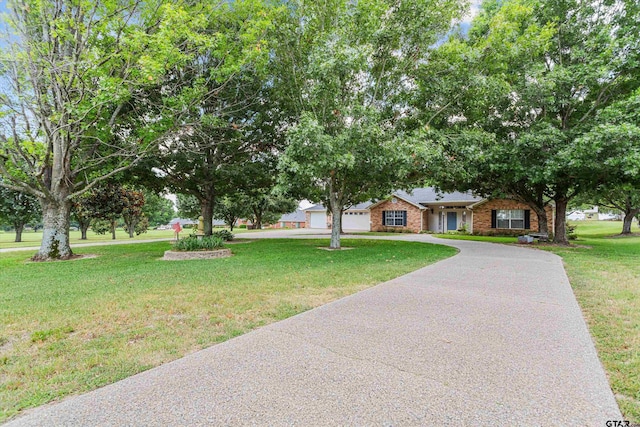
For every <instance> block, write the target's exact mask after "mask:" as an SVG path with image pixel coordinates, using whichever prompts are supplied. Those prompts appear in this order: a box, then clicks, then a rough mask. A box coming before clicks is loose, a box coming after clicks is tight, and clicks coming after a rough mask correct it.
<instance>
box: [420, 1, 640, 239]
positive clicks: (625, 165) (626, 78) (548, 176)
mask: <svg viewBox="0 0 640 427" xmlns="http://www.w3.org/2000/svg"><path fill="white" fill-rule="evenodd" d="M631 8H632V5H631V3H624V2H616V3H610V2H592V3H588V4H584V3H583V2H579V1H575V0H571V1H563V2H541V1H538V0H510V1H488V2H484V3H483V11H482V12H481V13H480V15H479V16H478V17H477V18H476V19H475V20H474V23H473V26H472V28H471V31H470V34H469V39H468V40H464V39H461V38H459V37H458V38H454V39H452V40H450V41H449V42H448V43H445V44H444V45H443V46H442V47H441V48H440V49H438V50H437V52H436V54H435V55H434V60H433V61H432V62H430V63H428V64H425V65H424V69H425V78H424V80H423V82H422V83H421V86H420V96H419V97H418V98H417V101H420V102H426V104H425V105H426V107H427V108H421V109H422V111H423V113H422V114H423V120H425V121H427V123H429V124H431V125H432V126H433V128H434V129H435V130H433V129H432V130H430V132H431V135H430V138H429V139H428V141H429V142H430V144H429V145H430V147H429V150H428V151H429V152H430V154H431V162H430V170H431V171H432V173H433V177H434V178H435V181H436V183H437V184H438V185H440V186H441V187H443V188H444V189H461V190H467V189H473V190H475V191H476V192H478V193H480V194H483V195H490V196H497V197H500V196H502V195H511V196H514V197H516V198H518V199H519V200H521V201H524V202H526V203H528V204H529V205H530V206H531V207H532V208H534V209H536V212H538V214H539V215H540V214H541V213H542V212H540V211H542V209H543V207H544V205H545V204H546V203H547V202H548V201H549V200H554V201H555V204H556V221H555V224H556V227H557V228H556V230H555V237H554V239H555V241H556V242H558V243H566V235H565V229H564V215H565V208H566V205H567V203H568V202H569V201H570V200H571V199H572V198H573V197H575V196H576V195H579V194H580V193H582V192H584V191H586V190H588V189H593V188H597V187H599V186H605V185H606V186H615V185H619V184H622V183H624V182H626V183H632V182H635V183H638V172H637V171H638V170H640V168H639V167H640V158H639V157H638V154H637V153H638V152H639V151H640V149H639V147H640V144H639V141H640V139H639V138H638V136H639V135H640V134H639V133H638V127H637V126H638V125H637V120H636V121H634V119H632V118H631V115H630V112H631V111H634V108H629V106H631V105H634V102H635V101H634V96H635V95H634V93H636V92H634V91H636V90H637V88H638V87H639V85H640V79H639V78H638V74H637V63H638V59H639V56H638V55H639V53H638V52H639V50H638V49H633V48H631V46H632V45H637V40H636V41H632V40H631V39H629V38H628V37H627V36H626V34H625V33H624V32H623V31H619V30H620V28H619V27H617V24H616V22H614V21H615V20H616V19H618V18H615V19H610V18H611V17H614V16H616V17H617V16H627V14H628V13H633V12H632V9H631ZM625 19H626V18H625ZM625 25H626V24H625ZM633 31H634V32H635V31H637V29H634V30H633ZM450 59H451V60H452V64H453V67H452V68H451V71H452V72H445V70H447V69H448V68H447V67H448V60H450ZM430 70H433V71H435V75H436V80H435V81H433V80H431V79H430V76H432V75H433V73H432V74H427V72H428V71H430ZM441 87H442V88H445V94H446V96H444V97H443V96H442V95H439V93H441V92H439V88H441ZM433 98H435V99H436V100H437V102H430V100H433ZM636 114H637V113H636ZM636 118H637V116H636Z"/></svg>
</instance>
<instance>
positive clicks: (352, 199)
mask: <svg viewBox="0 0 640 427" xmlns="http://www.w3.org/2000/svg"><path fill="white" fill-rule="evenodd" d="M293 4H294V5H295V6H296V7H295V8H293V10H292V12H291V16H292V23H290V24H289V26H288V27H287V26H285V27H284V28H290V31H292V32H293V35H291V36H290V38H289V40H286V41H285V43H282V44H281V46H282V49H286V52H282V53H281V54H282V55H283V56H285V57H289V56H290V57H292V58H295V59H292V60H291V62H290V64H289V66H290V70H289V73H288V75H291V76H295V79H294V81H293V85H292V86H291V89H290V91H291V92H292V93H293V94H294V95H293V96H294V97H295V101H294V102H295V103H296V104H297V107H298V110H299V111H300V112H301V114H300V118H299V120H298V121H297V123H296V124H295V125H294V126H292V127H291V128H290V129H289V133H288V147H287V149H286V150H285V152H284V155H283V157H282V158H281V162H280V168H281V171H282V175H281V178H282V179H281V181H282V183H283V184H287V185H288V187H289V188H290V191H292V194H293V195H294V196H296V197H300V198H307V199H309V200H312V201H316V202H318V201H321V202H323V203H325V205H326V206H328V207H329V209H330V210H331V213H332V218H333V220H332V221H333V223H332V234H331V243H330V247H331V248H340V228H341V213H342V211H343V210H344V209H345V207H348V206H349V205H350V204H355V203H358V202H360V201H364V200H367V199H369V198H373V197H376V196H377V197H380V196H382V195H384V194H388V193H389V192H390V191H392V190H393V189H397V188H398V187H404V186H407V185H408V178H409V173H408V172H409V170H410V166H413V159H412V157H411V154H412V151H413V150H414V147H412V146H411V143H412V142H415V139H414V138H412V137H411V135H409V134H406V133H402V132H400V130H399V127H400V124H401V123H402V121H403V120H404V119H405V117H406V111H407V107H408V105H407V102H406V101H407V100H406V98H407V93H408V92H410V91H411V88H412V87H413V86H414V85H415V80H414V78H415V76H414V75H413V74H412V73H413V71H414V70H415V69H416V67H417V66H418V65H419V64H420V63H422V62H424V61H426V60H427V58H428V56H429V51H430V50H431V48H430V46H433V45H434V44H435V43H436V41H437V40H438V39H439V38H440V37H442V35H443V34H444V33H445V32H446V31H448V30H449V29H450V26H451V23H452V20H453V19H454V18H455V17H457V16H459V14H460V13H461V11H462V7H463V2H458V1H455V0H450V1H445V2H441V1H440V2H435V1H430V0H420V1H411V2H409V1H401V2H396V1H383V0H370V1H367V0H365V1H358V2H352V1H347V0H344V1H343V0H337V1H332V2H320V3H316V2H313V3H312V2H304V1H299V2H293Z"/></svg>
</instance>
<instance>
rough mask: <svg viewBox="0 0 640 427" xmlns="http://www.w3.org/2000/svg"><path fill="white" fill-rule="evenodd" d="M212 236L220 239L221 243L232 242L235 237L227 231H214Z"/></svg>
mask: <svg viewBox="0 0 640 427" xmlns="http://www.w3.org/2000/svg"><path fill="white" fill-rule="evenodd" d="M213 235H214V236H216V237H219V238H221V239H222V240H223V241H225V242H230V241H232V240H233V238H234V237H235V236H234V235H233V233H232V232H230V231H229V230H218V231H214V232H213Z"/></svg>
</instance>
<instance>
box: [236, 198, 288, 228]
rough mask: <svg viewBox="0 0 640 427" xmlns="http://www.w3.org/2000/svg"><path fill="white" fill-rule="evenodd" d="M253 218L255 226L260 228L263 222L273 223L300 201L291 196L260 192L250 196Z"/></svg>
mask: <svg viewBox="0 0 640 427" xmlns="http://www.w3.org/2000/svg"><path fill="white" fill-rule="evenodd" d="M248 202H249V203H248V205H249V208H250V209H251V215H250V217H251V220H252V222H253V225H254V228H256V229H258V230H260V229H262V226H263V224H273V223H274V222H276V221H278V219H280V217H281V216H282V215H283V214H286V213H289V212H292V211H294V210H295V209H296V208H297V207H298V202H297V201H296V200H294V199H292V198H290V197H286V196H284V195H278V194H274V193H273V192H272V193H267V194H259V195H256V196H253V197H251V198H249V200H248Z"/></svg>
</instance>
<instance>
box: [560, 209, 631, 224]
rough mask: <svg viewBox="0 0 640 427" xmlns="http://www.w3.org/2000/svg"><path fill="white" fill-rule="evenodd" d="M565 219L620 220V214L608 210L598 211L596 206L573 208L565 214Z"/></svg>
mask: <svg viewBox="0 0 640 427" xmlns="http://www.w3.org/2000/svg"><path fill="white" fill-rule="evenodd" d="M567 219H568V220H571V221H611V220H614V221H615V220H620V219H621V218H620V214H614V213H610V212H600V209H599V208H598V206H593V207H592V208H591V209H585V210H574V211H571V212H569V213H568V214H567Z"/></svg>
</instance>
